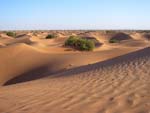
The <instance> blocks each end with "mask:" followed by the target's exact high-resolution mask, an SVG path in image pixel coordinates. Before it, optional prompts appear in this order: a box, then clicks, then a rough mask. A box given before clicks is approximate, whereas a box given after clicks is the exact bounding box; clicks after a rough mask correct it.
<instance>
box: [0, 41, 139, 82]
mask: <svg viewBox="0 0 150 113" xmlns="http://www.w3.org/2000/svg"><path fill="white" fill-rule="evenodd" d="M136 49H137V48H114V49H113V48H112V49H110V50H104V51H97V52H73V51H72V52H70V53H66V54H64V52H63V51H62V50H60V51H61V52H60V53H59V54H58V53H56V51H57V52H59V50H58V49H55V48H53V49H52V48H50V49H49V51H50V50H51V53H49V52H47V51H44V50H43V49H38V48H35V47H32V46H29V45H27V44H23V43H19V44H15V45H11V46H7V47H5V48H1V49H0V54H1V55H0V59H1V64H2V65H0V84H3V83H5V82H6V81H8V80H10V79H11V78H14V77H16V76H19V75H22V74H24V76H26V79H27V80H28V79H30V78H31V79H32V78H34V77H32V76H33V75H35V76H36V77H37V78H38V75H39V76H44V75H45V74H47V73H49V74H51V73H55V72H59V71H61V70H66V69H69V68H73V67H78V66H82V65H88V64H93V63H95V62H98V61H103V60H107V59H110V58H113V57H116V56H119V55H123V54H126V53H129V52H132V51H135V50H136ZM52 51H54V52H52ZM37 74H38V75H37ZM29 75H30V76H29ZM28 76H29V77H28ZM23 81H25V80H23Z"/></svg>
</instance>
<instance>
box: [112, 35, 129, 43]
mask: <svg viewBox="0 0 150 113" xmlns="http://www.w3.org/2000/svg"><path fill="white" fill-rule="evenodd" d="M111 39H115V40H119V41H122V40H129V39H132V37H131V36H130V35H128V34H125V33H117V34H115V35H114V36H112V38H111Z"/></svg>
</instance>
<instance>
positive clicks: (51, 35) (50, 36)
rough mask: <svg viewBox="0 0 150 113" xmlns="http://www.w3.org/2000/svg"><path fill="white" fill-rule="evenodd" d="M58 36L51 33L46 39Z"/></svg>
mask: <svg viewBox="0 0 150 113" xmlns="http://www.w3.org/2000/svg"><path fill="white" fill-rule="evenodd" d="M56 37H57V36H56V35H53V34H49V35H47V36H46V39H53V38H56Z"/></svg>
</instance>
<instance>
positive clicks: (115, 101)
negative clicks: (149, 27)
mask: <svg viewBox="0 0 150 113" xmlns="http://www.w3.org/2000/svg"><path fill="white" fill-rule="evenodd" d="M80 32H81V33H82V35H84V32H83V31H75V32H73V31H72V33H70V32H69V31H68V32H63V37H59V39H56V40H55V39H54V40H45V39H43V38H42V39H41V38H39V37H35V36H32V33H28V35H29V34H30V36H29V37H20V38H18V39H12V38H11V39H10V38H9V39H7V41H6V40H4V39H0V44H3V45H5V46H4V47H1V48H0V54H1V56H0V59H1V61H0V62H1V65H0V85H1V86H0V113H149V112H150V81H149V79H150V76H149V75H150V71H149V67H150V47H149V41H147V40H146V39H145V38H139V37H138V38H135V36H136V35H137V34H135V35H134V34H133V33H132V35H130V36H131V37H132V36H133V35H134V38H133V39H126V40H124V41H122V42H121V43H118V44H110V43H108V40H109V39H110V38H111V37H110V35H108V34H106V35H105V34H104V33H99V32H88V33H85V35H89V36H94V37H96V39H97V40H99V41H100V42H102V43H103V46H101V47H99V48H96V49H95V50H94V51H93V52H80V51H75V50H72V49H69V48H65V47H63V46H62V45H63V42H64V41H65V39H66V38H65V37H64V35H66V36H68V35H70V34H79V33H80ZM37 34H38V33H37ZM45 34H46V33H45ZM60 34H61V35H62V33H60ZM129 34H130V33H129ZM40 35H41V34H40ZM113 36H114V35H112V37H113ZM142 36H143V35H142ZM106 37H107V38H106ZM109 37H110V38H109ZM28 42H29V43H28ZM68 49H69V50H68Z"/></svg>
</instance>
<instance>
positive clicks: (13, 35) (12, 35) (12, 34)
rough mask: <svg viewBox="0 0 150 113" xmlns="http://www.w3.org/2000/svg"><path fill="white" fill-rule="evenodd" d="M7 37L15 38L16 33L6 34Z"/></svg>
mask: <svg viewBox="0 0 150 113" xmlns="http://www.w3.org/2000/svg"><path fill="white" fill-rule="evenodd" d="M6 35H7V36H11V37H16V33H15V32H6Z"/></svg>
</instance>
